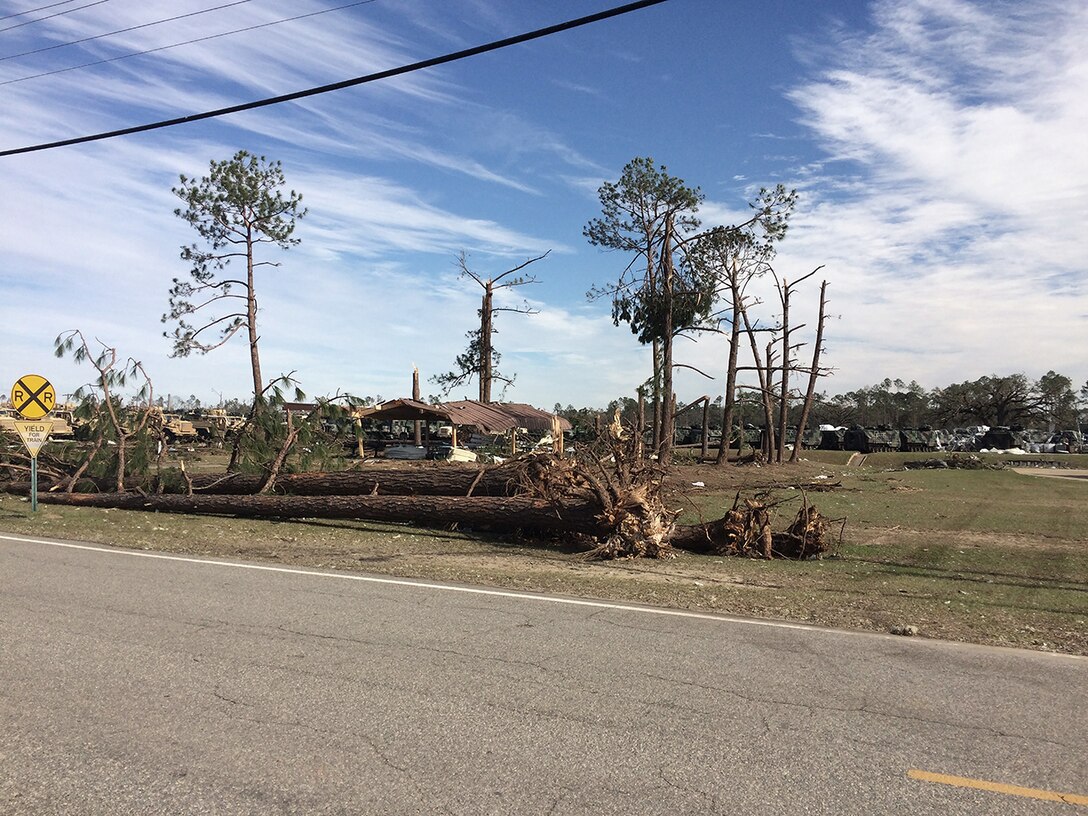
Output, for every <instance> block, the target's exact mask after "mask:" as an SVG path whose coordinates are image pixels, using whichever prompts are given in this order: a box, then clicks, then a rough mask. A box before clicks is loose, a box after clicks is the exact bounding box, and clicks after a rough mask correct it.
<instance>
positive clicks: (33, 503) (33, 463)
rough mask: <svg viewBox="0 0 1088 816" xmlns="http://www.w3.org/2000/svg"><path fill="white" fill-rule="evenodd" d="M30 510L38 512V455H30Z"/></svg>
mask: <svg viewBox="0 0 1088 816" xmlns="http://www.w3.org/2000/svg"><path fill="white" fill-rule="evenodd" d="M30 512H31V513H37V512H38V457H37V456H31V457H30Z"/></svg>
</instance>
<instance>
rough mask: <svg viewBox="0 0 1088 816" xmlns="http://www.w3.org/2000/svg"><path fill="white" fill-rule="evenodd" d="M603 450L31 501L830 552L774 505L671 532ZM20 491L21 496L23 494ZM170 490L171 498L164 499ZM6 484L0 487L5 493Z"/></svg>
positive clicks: (817, 535)
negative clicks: (775, 528) (780, 524)
mask: <svg viewBox="0 0 1088 816" xmlns="http://www.w3.org/2000/svg"><path fill="white" fill-rule="evenodd" d="M623 442H624V440H623V439H622V438H618V439H616V440H613V444H612V448H611V450H612V453H611V455H609V456H597V457H587V458H584V459H580V460H570V459H563V458H560V457H558V456H554V455H552V454H532V455H527V456H523V457H520V458H518V459H514V460H510V461H507V462H506V463H503V464H501V465H495V466H490V467H485V468H481V469H467V468H457V467H435V468H413V469H403V470H384V469H370V470H366V471H347V472H342V473H299V474H285V475H283V476H280V477H279V479H278V480H277V482H276V488H275V493H266V494H258V493H257V491H258V490H259V489H260V487H261V485H262V484H263V482H264V480H263V479H262V478H261V477H253V476H243V475H240V474H230V475H223V474H220V475H212V476H208V475H200V476H194V477H188V476H187V475H183V479H182V480H181V481H180V482H179V480H176V479H175V480H173V483H172V484H167V483H166V482H165V481H164V480H161V481H160V482H159V483H157V484H156V486H155V488H154V492H148V491H145V490H140V489H136V490H132V491H126V492H123V493H110V492H99V493H76V492H67V491H66V490H65V489H64V487H65V485H64V484H63V482H58V483H57V484H56V486H55V487H54V489H53V490H52V491H46V492H40V493H39V494H38V495H39V502H41V503H43V504H63V505H71V506H77V507H98V508H111V509H113V508H117V509H130V510H143V511H150V512H167V513H187V514H198V515H222V516H234V517H241V518H265V519H300V518H325V519H358V520H372V521H386V522H406V523H413V524H418V525H421V526H428V527H437V528H449V527H452V526H461V527H465V528H470V529H473V530H486V531H492V532H498V533H513V532H522V533H526V534H530V535H546V536H553V535H564V536H579V537H582V538H584V539H585V540H586V542H587V555H588V556H590V557H595V558H626V557H651V558H668V557H671V556H672V555H674V554H675V553H674V550H675V549H684V550H690V551H693V552H702V553H714V554H719V555H738V556H746V557H758V558H775V557H787V558H808V557H812V556H815V555H819V554H820V553H822V552H824V551H826V550H827V549H828V548H829V541H828V535H827V522H826V520H825V519H823V517H822V516H820V514H819V513H818V512H817V511H816V508H815V507H812V506H810V505H808V504H807V503H806V505H805V507H804V508H803V509H802V511H801V512H800V513H798V516H797V518H796V519H795V520H794V522H793V524H792V525H791V526H790V527H789V528H788V529H787V530H786V531H785V532H779V533H774V532H772V530H771V520H772V508H773V505H768V504H766V503H765V502H764V501H763V500H761V499H751V498H749V499H744V500H741V498H740V495H739V494H738V495H737V498H736V500H735V501H734V505H733V508H732V509H731V510H729V511H728V512H727V513H726V515H725V516H724V517H723V518H721V519H718V520H716V521H711V522H707V523H703V524H694V525H679V524H677V523H676V520H677V517H678V516H679V511H677V510H674V509H670V508H668V507H666V506H665V503H664V500H663V498H662V483H663V480H664V472H663V471H661V470H660V469H659V468H658V467H657V466H656V464H655V463H652V462H646V461H645V460H642V459H641V458H636V457H635V456H633V455H632V452H631V451H629V450H628V449H627V447H626V446H625V445H624V444H623ZM28 487H29V486H28ZM168 487H172V488H173V489H174V490H175V491H178V492H173V493H171V492H168V491H167V488H168ZM10 488H11V485H9V489H10Z"/></svg>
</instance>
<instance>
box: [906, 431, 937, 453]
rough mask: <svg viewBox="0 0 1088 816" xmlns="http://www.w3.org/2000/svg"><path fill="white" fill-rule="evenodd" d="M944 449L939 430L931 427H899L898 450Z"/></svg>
mask: <svg viewBox="0 0 1088 816" xmlns="http://www.w3.org/2000/svg"><path fill="white" fill-rule="evenodd" d="M943 449H944V441H943V440H942V439H941V432H940V431H935V430H933V429H932V428H900V429H899V450H902V451H909V452H911V453H922V452H928V451H938V450H943Z"/></svg>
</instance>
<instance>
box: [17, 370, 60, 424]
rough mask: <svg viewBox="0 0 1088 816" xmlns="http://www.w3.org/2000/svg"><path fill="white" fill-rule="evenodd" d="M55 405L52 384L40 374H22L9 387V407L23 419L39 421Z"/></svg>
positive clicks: (55, 397)
mask: <svg viewBox="0 0 1088 816" xmlns="http://www.w3.org/2000/svg"><path fill="white" fill-rule="evenodd" d="M56 404H57V394H56V391H54V389H53V385H52V383H50V382H49V380H47V379H46V378H45V377H43V376H41V375H40V374H24V375H23V376H22V377H20V378H19V379H18V380H17V381H16V383H15V385H13V386H12V387H11V407H12V408H14V409H15V410H16V411H18V412H19V414H20V415H21V416H22V417H23V418H24V419H41V418H42V417H44V416H45V415H46V414H48V413H49V412H50V411H52V410H53V407H54V406H55V405H56Z"/></svg>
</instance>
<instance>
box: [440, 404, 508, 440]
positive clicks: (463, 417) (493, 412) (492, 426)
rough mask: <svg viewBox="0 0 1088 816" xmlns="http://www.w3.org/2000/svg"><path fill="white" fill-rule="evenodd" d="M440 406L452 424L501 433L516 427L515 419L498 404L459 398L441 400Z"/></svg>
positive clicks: (485, 431)
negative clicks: (448, 415)
mask: <svg viewBox="0 0 1088 816" xmlns="http://www.w3.org/2000/svg"><path fill="white" fill-rule="evenodd" d="M441 407H442V408H443V409H444V410H446V411H448V412H449V414H450V417H451V420H450V421H451V422H453V424H454V425H472V426H473V427H476V428H479V429H480V430H481V431H482V432H483V433H502V432H503V431H509V430H511V429H513V428H516V427H518V421H517V419H516V418H514V417H513V416H511V415H510V414H508V413H506V412H505V411H503V410H502V408H501V407H500V406H498V405H489V404H488V403H484V402H478V401H476V400H460V401H458V402H443V403H441Z"/></svg>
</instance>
